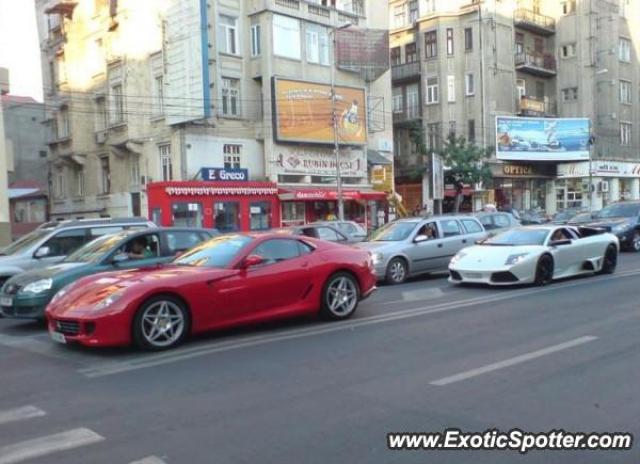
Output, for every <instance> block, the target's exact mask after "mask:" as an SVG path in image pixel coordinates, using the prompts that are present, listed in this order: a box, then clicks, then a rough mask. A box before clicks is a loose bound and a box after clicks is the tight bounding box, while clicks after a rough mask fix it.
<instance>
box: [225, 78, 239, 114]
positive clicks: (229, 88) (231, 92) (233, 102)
mask: <svg viewBox="0 0 640 464" xmlns="http://www.w3.org/2000/svg"><path fill="white" fill-rule="evenodd" d="M221 91H222V115H223V116H232V117H238V116H240V81H239V80H238V79H229V78H226V77H223V78H222V90H221Z"/></svg>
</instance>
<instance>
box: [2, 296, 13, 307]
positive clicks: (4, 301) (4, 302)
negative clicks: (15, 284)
mask: <svg viewBox="0 0 640 464" xmlns="http://www.w3.org/2000/svg"><path fill="white" fill-rule="evenodd" d="M0 306H13V298H11V297H10V296H3V297H2V298H0Z"/></svg>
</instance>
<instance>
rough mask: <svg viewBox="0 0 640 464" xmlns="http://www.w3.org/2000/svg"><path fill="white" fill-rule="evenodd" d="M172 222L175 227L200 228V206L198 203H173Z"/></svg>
mask: <svg viewBox="0 0 640 464" xmlns="http://www.w3.org/2000/svg"><path fill="white" fill-rule="evenodd" d="M172 213H173V222H172V225H174V226H176V227H202V205H201V204H200V203H174V204H173V206H172Z"/></svg>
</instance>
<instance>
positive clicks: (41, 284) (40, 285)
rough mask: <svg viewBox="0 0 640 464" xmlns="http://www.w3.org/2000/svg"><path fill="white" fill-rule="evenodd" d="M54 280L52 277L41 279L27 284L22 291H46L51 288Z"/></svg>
mask: <svg viewBox="0 0 640 464" xmlns="http://www.w3.org/2000/svg"><path fill="white" fill-rule="evenodd" d="M52 285H53V281H52V280H51V279H40V280H36V281H35V282H31V283H30V284H27V285H25V287H24V288H23V289H22V290H21V292H22V293H44V292H46V291H47V290H51V286H52Z"/></svg>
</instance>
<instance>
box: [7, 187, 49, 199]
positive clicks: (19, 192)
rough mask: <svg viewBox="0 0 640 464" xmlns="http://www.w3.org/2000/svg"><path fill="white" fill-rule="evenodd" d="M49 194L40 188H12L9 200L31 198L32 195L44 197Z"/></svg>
mask: <svg viewBox="0 0 640 464" xmlns="http://www.w3.org/2000/svg"><path fill="white" fill-rule="evenodd" d="M44 196H47V194H46V192H44V191H43V190H41V189H39V188H10V189H9V200H16V199H18V198H30V197H44Z"/></svg>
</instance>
